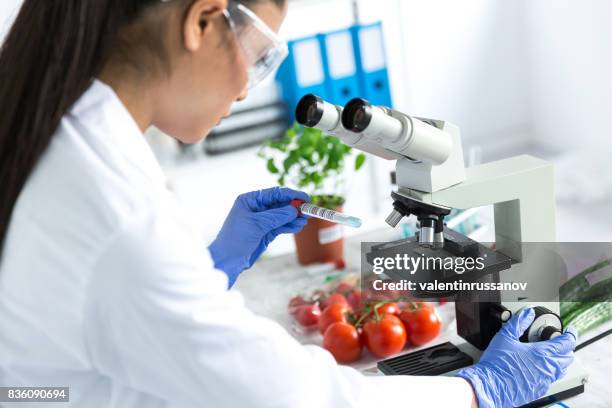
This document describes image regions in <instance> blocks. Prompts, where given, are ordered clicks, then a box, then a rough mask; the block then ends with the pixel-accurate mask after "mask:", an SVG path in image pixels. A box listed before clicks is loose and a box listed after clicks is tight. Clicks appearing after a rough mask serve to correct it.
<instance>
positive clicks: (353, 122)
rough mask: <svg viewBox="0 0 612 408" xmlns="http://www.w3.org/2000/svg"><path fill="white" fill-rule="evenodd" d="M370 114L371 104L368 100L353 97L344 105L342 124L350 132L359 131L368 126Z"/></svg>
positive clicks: (370, 118) (370, 120)
mask: <svg viewBox="0 0 612 408" xmlns="http://www.w3.org/2000/svg"><path fill="white" fill-rule="evenodd" d="M372 115H373V113H372V105H371V104H370V102H368V101H366V100H365V99H361V98H355V99H353V100H351V101H350V102H349V103H348V104H347V105H346V106H345V107H344V112H342V125H343V126H344V128H345V129H347V130H350V131H351V132H355V133H361V132H363V131H365V130H366V129H367V128H368V126H370V123H371V122H372Z"/></svg>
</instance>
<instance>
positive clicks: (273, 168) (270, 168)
mask: <svg viewBox="0 0 612 408" xmlns="http://www.w3.org/2000/svg"><path fill="white" fill-rule="evenodd" d="M267 167H268V171H269V172H270V173H272V174H278V168H277V167H276V165H275V164H274V159H268V165H267Z"/></svg>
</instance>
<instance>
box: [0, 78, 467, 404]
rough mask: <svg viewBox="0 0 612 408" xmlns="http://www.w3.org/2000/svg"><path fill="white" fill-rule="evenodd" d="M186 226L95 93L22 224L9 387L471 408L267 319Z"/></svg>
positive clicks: (0, 268) (20, 207)
mask: <svg viewBox="0 0 612 408" xmlns="http://www.w3.org/2000/svg"><path fill="white" fill-rule="evenodd" d="M209 177H215V176H214V175H209ZM183 217H184V212H183V211H182V210H181V209H180V208H179V206H178V204H177V203H176V202H175V201H174V199H173V197H172V194H170V193H169V192H168V191H167V189H166V188H165V182H164V176H163V174H162V171H161V169H160V167H159V165H158V163H157V162H156V160H155V158H154V156H153V154H152V152H151V150H150V149H149V147H148V146H147V144H146V142H145V140H144V137H143V135H142V133H141V132H140V130H139V129H138V127H137V125H136V123H135V122H134V120H133V119H132V117H131V116H130V114H129V113H128V111H127V110H126V109H125V107H124V106H123V105H122V103H121V102H120V100H119V99H118V97H117V96H116V95H115V93H114V92H113V90H112V89H111V88H110V87H108V86H106V85H105V84H103V83H102V82H100V81H95V82H94V83H93V85H92V86H91V88H90V89H89V90H88V91H87V92H86V93H85V94H84V95H83V96H82V97H81V98H80V99H79V101H78V102H77V103H76V104H75V106H74V107H73V108H72V109H71V110H70V112H69V113H68V114H67V115H65V117H64V118H63V120H62V122H61V124H60V126H59V128H58V130H57V132H56V134H55V135H54V138H53V141H52V143H51V145H50V147H49V148H48V150H47V151H46V153H45V154H44V156H43V157H42V159H41V160H40V162H39V163H38V165H37V166H36V168H35V170H34V172H33V174H32V175H31V177H30V178H29V180H28V182H27V184H26V186H25V188H24V190H23V192H22V194H21V196H20V198H19V200H18V202H17V205H16V208H15V211H14V213H13V217H12V220H11V225H10V229H9V233H8V235H7V240H6V244H5V248H4V254H3V258H2V260H1V264H0V386H69V387H70V405H69V406H71V407H79V408H81V407H96V408H100V407H113V408H119V407H122V408H123V407H124V408H128V407H130V408H132V407H133V408H144V407H149V408H150V407H246V406H250V407H349V406H359V407H361V406H364V407H365V406H394V407H400V406H401V407H418V408H422V407H450V406H454V407H468V406H469V404H470V401H471V389H470V386H469V385H468V383H467V382H465V381H464V380H462V379H459V378H421V377H382V376H381V377H365V376H363V375H362V374H360V373H359V372H357V371H356V370H353V369H351V368H348V367H342V366H338V365H337V364H336V363H335V361H334V359H333V357H332V356H331V354H329V353H328V352H327V351H325V350H324V349H322V348H319V347H314V346H307V347H305V346H302V345H300V344H299V343H298V342H297V341H295V340H294V339H293V338H292V337H291V336H290V335H289V334H288V333H287V332H286V331H285V330H284V329H283V328H282V327H280V326H279V325H278V324H276V323H275V322H273V321H270V320H267V319H264V318H261V317H258V316H256V315H254V314H253V313H252V312H250V311H249V310H248V309H247V308H246V307H245V306H244V303H243V299H242V297H241V295H240V293H238V292H237V291H227V289H226V288H227V279H226V277H225V275H224V274H223V273H222V272H219V271H216V270H215V269H214V268H213V267H212V265H211V261H210V259H209V255H208V251H207V250H206V244H205V243H204V242H202V239H201V238H200V237H199V236H198V234H196V233H194V232H193V231H191V230H190V228H189V225H188V221H185V219H186V218H183ZM262 296H265V294H262ZM7 406H10V405H7ZM15 406H16V407H22V406H23V404H15ZM37 406H43V404H40V405H37ZM49 406H51V407H54V408H55V407H57V404H50V405H49ZM62 406H66V405H63V404H62Z"/></svg>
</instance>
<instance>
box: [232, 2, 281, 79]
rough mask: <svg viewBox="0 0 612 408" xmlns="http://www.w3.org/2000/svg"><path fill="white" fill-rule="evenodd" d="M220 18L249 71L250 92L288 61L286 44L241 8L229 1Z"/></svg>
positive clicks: (254, 16) (241, 6) (248, 11)
mask: <svg viewBox="0 0 612 408" xmlns="http://www.w3.org/2000/svg"><path fill="white" fill-rule="evenodd" d="M223 15H224V16H225V19H226V20H227V22H228V25H229V26H230V29H231V30H232V32H233V33H234V35H235V36H236V39H237V42H238V44H239V46H240V49H241V51H242V54H243V56H244V58H245V59H246V62H247V65H248V67H249V84H248V87H249V89H250V88H253V87H254V86H255V85H257V84H259V83H260V82H261V81H262V80H263V79H264V78H266V77H267V76H268V75H270V73H272V72H273V71H274V70H275V69H276V68H278V67H279V66H280V65H281V64H282V62H283V60H284V59H285V58H287V55H288V54H289V50H288V47H287V43H286V42H285V41H283V40H282V39H281V38H280V37H279V36H278V35H277V34H276V33H275V32H274V31H272V30H271V29H270V27H268V25H267V24H266V23H264V22H263V21H262V20H261V19H260V18H259V17H257V15H256V14H255V13H253V12H252V11H251V10H249V9H248V8H247V7H245V6H244V5H242V4H240V3H238V2H235V1H230V2H229V5H228V8H227V9H226V10H224V11H223Z"/></svg>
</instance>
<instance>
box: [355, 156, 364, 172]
mask: <svg viewBox="0 0 612 408" xmlns="http://www.w3.org/2000/svg"><path fill="white" fill-rule="evenodd" d="M365 161H366V155H365V154H363V153H359V154H358V155H357V157H355V171H359V170H360V169H361V168H362V167H363V165H364V163H365Z"/></svg>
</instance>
